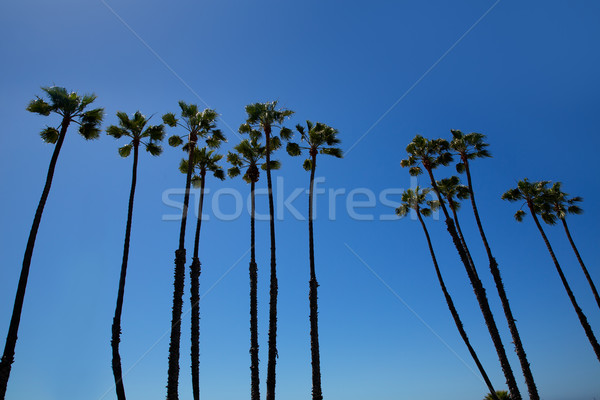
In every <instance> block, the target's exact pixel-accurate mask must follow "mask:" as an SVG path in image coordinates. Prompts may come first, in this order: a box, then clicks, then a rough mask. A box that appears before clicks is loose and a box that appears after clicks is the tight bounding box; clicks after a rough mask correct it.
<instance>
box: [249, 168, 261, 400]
mask: <svg viewBox="0 0 600 400" xmlns="http://www.w3.org/2000/svg"><path fill="white" fill-rule="evenodd" d="M254 186H255V182H254V179H253V178H252V180H251V182H250V198H251V207H252V208H251V211H250V378H251V381H252V382H251V390H250V395H251V397H250V398H251V400H260V376H259V373H258V372H259V371H258V282H257V281H258V276H257V275H258V268H257V266H256V251H255V228H254V219H255V213H256V211H255V210H256V199H255V196H254Z"/></svg>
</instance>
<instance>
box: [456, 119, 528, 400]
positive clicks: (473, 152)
mask: <svg viewBox="0 0 600 400" xmlns="http://www.w3.org/2000/svg"><path fill="white" fill-rule="evenodd" d="M451 132H452V137H453V138H452V141H451V142H450V148H451V149H452V150H453V151H454V152H455V153H456V155H458V156H459V157H460V162H459V163H457V164H456V170H457V172H458V173H463V172H465V173H466V175H467V184H468V186H467V188H468V192H469V195H470V196H469V197H470V198H471V206H472V208H473V214H474V215H475V221H476V222H477V228H478V229H479V235H480V236H481V240H482V241H483V245H484V247H485V251H486V253H487V256H488V261H489V265H490V272H491V273H492V276H493V277H494V283H495V285H496V290H497V291H498V296H499V297H500V302H501V303H502V309H503V311H504V316H505V317H506V321H507V323H508V329H509V331H510V334H511V337H512V339H513V343H514V345H515V351H516V353H517V357H518V358H519V363H520V364H521V370H522V371H523V376H524V377H525V383H526V384H527V390H528V392H529V398H530V399H531V400H539V399H540V396H539V394H538V391H537V387H536V385H535V381H534V379H533V374H532V372H531V368H530V366H529V361H528V360H527V354H526V353H525V348H524V347H523V343H522V341H521V336H520V335H519V330H518V329H517V325H516V323H515V318H514V317H513V313H512V310H511V308H510V303H509V301H508V296H507V294H506V290H505V288H504V282H503V281H502V276H501V275H500V269H499V268H498V263H497V262H496V258H495V257H494V256H493V254H492V250H491V248H490V245H489V243H488V241H487V237H486V235H485V232H484V230H483V225H482V223H481V218H480V217H479V211H478V209H477V203H476V202H475V193H474V191H473V182H472V180H471V168H470V165H469V160H474V159H476V158H486V157H491V154H490V152H489V151H488V150H487V147H488V144H487V143H486V142H484V140H485V135H482V134H481V133H475V132H472V133H468V134H466V135H465V134H464V133H462V132H461V131H459V130H452V131H451Z"/></svg>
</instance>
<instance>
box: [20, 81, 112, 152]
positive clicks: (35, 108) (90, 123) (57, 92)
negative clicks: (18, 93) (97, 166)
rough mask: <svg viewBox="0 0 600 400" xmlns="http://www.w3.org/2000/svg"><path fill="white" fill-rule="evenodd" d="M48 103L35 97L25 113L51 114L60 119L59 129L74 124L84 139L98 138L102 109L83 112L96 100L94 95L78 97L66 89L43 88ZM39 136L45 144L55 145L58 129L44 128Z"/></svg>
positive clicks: (102, 114) (102, 115)
mask: <svg viewBox="0 0 600 400" xmlns="http://www.w3.org/2000/svg"><path fill="white" fill-rule="evenodd" d="M42 90H43V91H44V92H46V94H47V95H48V98H49V101H50V102H46V101H45V100H44V99H42V98H40V97H38V96H36V99H35V100H32V101H31V102H30V103H29V105H28V106H27V111H30V112H33V113H36V114H40V115H44V116H48V115H50V114H51V113H55V114H58V115H60V116H61V117H62V122H61V124H60V127H63V126H65V125H68V124H69V123H71V122H75V123H76V124H77V125H79V133H80V134H81V136H83V137H84V138H86V139H96V138H98V137H99V136H100V123H101V122H102V118H103V117H104V109H103V108H94V109H92V110H87V111H85V109H86V107H87V106H89V105H90V104H91V103H93V102H94V100H96V95H94V94H86V95H83V96H79V95H78V94H77V93H76V92H71V93H69V92H67V89H65V88H63V87H58V86H51V87H43V88H42ZM40 136H41V137H42V139H43V140H44V142H46V143H52V144H55V143H56V142H57V141H58V137H59V129H57V128H54V127H50V126H48V127H46V128H45V129H44V130H42V132H40Z"/></svg>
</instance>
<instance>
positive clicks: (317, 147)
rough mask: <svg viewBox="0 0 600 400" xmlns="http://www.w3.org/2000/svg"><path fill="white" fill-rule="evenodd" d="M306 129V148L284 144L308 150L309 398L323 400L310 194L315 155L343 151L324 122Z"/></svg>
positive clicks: (293, 149)
mask: <svg viewBox="0 0 600 400" xmlns="http://www.w3.org/2000/svg"><path fill="white" fill-rule="evenodd" d="M306 128H307V129H306V130H304V127H303V126H302V125H296V130H297V131H298V132H299V133H300V138H301V139H300V140H301V142H306V144H305V145H301V144H298V143H293V142H290V143H288V145H287V152H288V154H290V155H291V156H299V155H300V154H301V153H302V150H308V155H309V158H307V159H306V160H305V161H304V169H305V170H307V171H310V189H309V195H308V249H309V258H310V281H309V283H308V284H309V295H308V298H309V302H310V350H311V364H312V385H313V386H312V398H313V400H322V399H323V391H322V388H321V361H320V353H319V319H318V304H317V299H318V296H317V288H318V287H319V283H318V282H317V275H316V272H315V246H314V238H313V193H314V186H315V169H316V168H317V154H319V153H321V154H329V155H331V156H334V157H338V158H341V157H342V150H341V149H340V148H338V147H333V146H335V145H337V144H339V143H340V140H339V139H338V138H337V134H338V131H337V130H336V129H334V128H332V127H330V126H327V125H325V124H323V123H320V122H317V123H316V124H313V123H312V122H310V121H306Z"/></svg>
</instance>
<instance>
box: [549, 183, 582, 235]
mask: <svg viewBox="0 0 600 400" xmlns="http://www.w3.org/2000/svg"><path fill="white" fill-rule="evenodd" d="M568 196H569V194H568V193H565V192H563V191H562V190H561V183H560V182H555V183H554V184H553V185H552V186H551V187H550V188H548V189H547V190H546V191H545V192H544V196H543V201H544V205H543V207H542V212H541V215H542V219H543V220H544V221H545V222H546V223H547V224H549V225H554V224H555V223H556V219H561V220H564V219H565V218H566V217H567V214H577V215H578V214H581V213H583V209H582V208H581V207H579V206H578V205H577V203H580V202H582V201H583V198H582V197H579V196H575V197H573V198H569V197H568Z"/></svg>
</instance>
